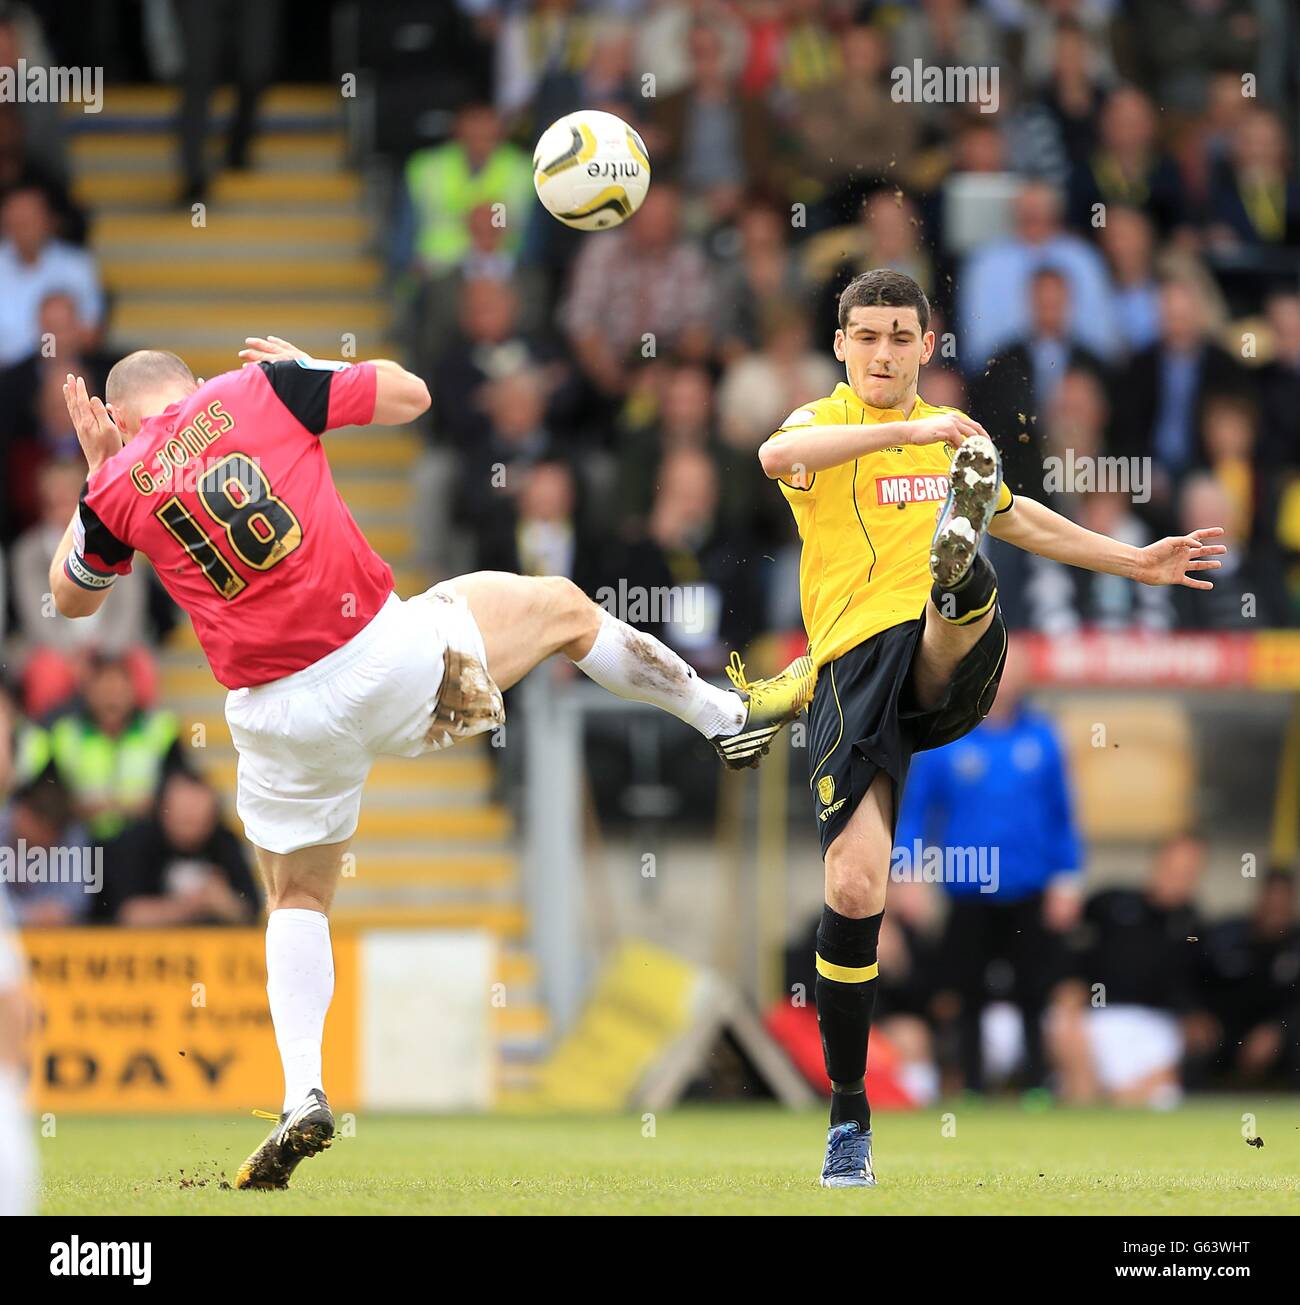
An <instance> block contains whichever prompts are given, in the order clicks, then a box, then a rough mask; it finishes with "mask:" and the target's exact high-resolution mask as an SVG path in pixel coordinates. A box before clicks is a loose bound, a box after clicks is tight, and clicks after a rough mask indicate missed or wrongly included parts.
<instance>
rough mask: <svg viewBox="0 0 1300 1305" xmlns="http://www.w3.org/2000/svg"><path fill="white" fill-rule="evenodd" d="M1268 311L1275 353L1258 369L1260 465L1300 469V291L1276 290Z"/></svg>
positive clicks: (1270, 300)
mask: <svg viewBox="0 0 1300 1305" xmlns="http://www.w3.org/2000/svg"><path fill="white" fill-rule="evenodd" d="M1267 315H1268V326H1269V334H1270V335H1271V336H1272V356H1271V358H1270V359H1269V361H1268V363H1267V364H1266V365H1265V366H1264V367H1263V368H1262V369H1261V370H1260V372H1259V392H1260V447H1259V454H1260V465H1261V466H1263V467H1269V468H1273V469H1275V470H1277V469H1283V468H1286V469H1290V470H1292V471H1300V425H1297V423H1296V414H1297V413H1300V293H1297V292H1296V291H1295V290H1279V291H1276V292H1275V293H1273V294H1272V295H1270V296H1269V299H1268V304H1267Z"/></svg>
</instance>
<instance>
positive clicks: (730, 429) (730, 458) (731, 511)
mask: <svg viewBox="0 0 1300 1305" xmlns="http://www.w3.org/2000/svg"><path fill="white" fill-rule="evenodd" d="M842 375H843V373H842V372H838V371H837V369H836V367H835V364H834V363H833V362H832V361H831V358H830V355H829V354H828V353H826V352H825V351H824V350H818V349H814V348H813V347H812V343H811V340H810V339H809V331H808V318H807V317H806V316H805V315H804V313H802V312H801V311H800V310H799V309H798V308H796V307H789V308H786V309H784V310H783V311H779V310H778V311H776V312H774V313H773V315H772V316H771V317H770V318H769V319H768V321H767V323H766V327H765V330H764V342H763V347H762V348H761V349H758V350H756V351H755V352H753V353H750V354H746V355H744V356H743V357H741V358H740V359H739V360H738V361H736V362H733V363H732V364H731V365H730V366H729V367H728V368H727V369H726V371H725V372H724V373H723V376H722V381H721V383H720V385H719V386H718V396H717V413H718V431H719V436H720V444H719V447H718V450H717V457H718V464H719V470H720V471H721V473H722V515H723V518H724V520H725V521H726V522H727V523H728V524H729V525H733V526H735V527H736V528H737V529H738V530H739V531H740V532H741V533H742V534H744V535H747V536H750V537H753V538H755V539H756V540H761V541H762V543H763V545H764V552H771V551H773V550H774V549H777V548H780V547H782V546H783V545H784V544H786V543H787V542H788V541H790V540H791V539H792V534H793V532H792V530H791V526H792V519H791V517H790V513H789V511H788V509H787V508H786V506H785V503H784V501H783V500H782V499H781V498H780V496H779V495H773V493H772V483H771V481H769V480H768V478H767V477H766V476H765V475H764V474H763V468H762V467H761V466H760V465H759V461H758V448H759V445H760V444H762V443H763V442H764V441H765V440H766V439H767V438H768V436H769V435H771V433H772V432H773V431H774V430H777V429H778V428H779V427H780V425H781V423H782V422H783V421H784V420H785V418H786V416H787V414H788V413H791V412H793V411H794V410H795V409H796V408H799V407H802V406H803V405H804V404H805V403H807V402H808V400H809V399H810V398H812V397H815V396H817V395H820V394H829V393H830V392H831V391H832V390H833V389H834V388H835V386H836V383H837V382H838V381H839V380H840V378H841V376H842ZM795 589H796V592H797V589H798V586H797V585H796V586H795Z"/></svg>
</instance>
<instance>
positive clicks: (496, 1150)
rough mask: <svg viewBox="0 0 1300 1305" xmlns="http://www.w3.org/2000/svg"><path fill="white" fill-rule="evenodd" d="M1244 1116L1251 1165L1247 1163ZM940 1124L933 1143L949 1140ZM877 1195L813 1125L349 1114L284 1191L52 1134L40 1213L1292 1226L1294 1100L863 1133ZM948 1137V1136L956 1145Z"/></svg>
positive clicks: (85, 1125) (1299, 1113)
mask: <svg viewBox="0 0 1300 1305" xmlns="http://www.w3.org/2000/svg"><path fill="white" fill-rule="evenodd" d="M1248 1113H1249V1114H1252V1115H1253V1116H1254V1117H1255V1128H1256V1131H1257V1133H1258V1136H1259V1137H1261V1138H1263V1140H1264V1146H1263V1147H1258V1148H1257V1147H1254V1146H1250V1145H1248V1144H1247V1142H1246V1139H1245V1137H1244V1136H1243V1134H1242V1127H1243V1121H1242V1116H1243V1115H1245V1114H1248ZM945 1124H946V1125H947V1127H946V1128H945ZM874 1126H875V1137H876V1170H877V1173H878V1175H879V1177H880V1182H881V1186H880V1187H879V1188H877V1189H876V1190H875V1191H861V1190H859V1191H822V1190H821V1189H820V1188H819V1187H817V1185H816V1179H817V1174H818V1171H819V1167H820V1163H821V1155H822V1145H823V1141H824V1138H825V1122H824V1116H823V1114H822V1113H821V1112H820V1111H818V1112H817V1113H815V1114H814V1113H806V1114H790V1113H786V1112H783V1111H780V1110H777V1109H774V1108H770V1107H765V1106H752V1107H730V1106H718V1107H708V1106H705V1107H693V1108H690V1109H683V1110H678V1111H673V1112H667V1113H663V1114H660V1115H659V1116H657V1117H656V1118H655V1119H653V1120H652V1121H646V1122H643V1120H642V1117H641V1116H639V1115H623V1116H615V1117H602V1118H584V1117H566V1118H557V1117H547V1118H538V1119H533V1118H519V1117H501V1116H496V1117H486V1118H462V1117H451V1118H446V1117H444V1118H430V1117H425V1116H419V1117H399V1116H391V1115H389V1116H367V1115H364V1114H363V1115H360V1116H358V1117H357V1118H356V1122H355V1136H352V1137H340V1138H338V1139H337V1140H336V1141H335V1143H334V1146H333V1148H332V1149H331V1150H329V1151H327V1152H325V1153H324V1154H323V1155H321V1156H318V1157H316V1158H314V1159H312V1160H308V1161H305V1162H304V1163H303V1164H302V1166H301V1167H300V1168H299V1170H298V1173H297V1175H296V1176H295V1178H294V1184H293V1187H292V1188H291V1189H290V1190H289V1191H287V1192H236V1191H233V1190H227V1189H224V1188H223V1186H222V1181H223V1177H224V1178H225V1179H229V1180H233V1178H234V1174H235V1170H236V1169H237V1168H238V1167H239V1163H240V1161H241V1160H243V1158H244V1156H245V1155H246V1154H247V1153H248V1152H249V1151H251V1150H252V1149H253V1147H254V1146H256V1145H257V1143H258V1142H260V1141H261V1139H262V1137H263V1136H264V1135H265V1133H264V1130H265V1129H266V1127H267V1126H266V1125H265V1124H263V1123H261V1122H260V1121H258V1120H254V1119H251V1118H246V1119H231V1118H215V1119H213V1118H168V1117H159V1118H150V1119H142V1118H138V1117H132V1118H110V1117H94V1118H92V1117H83V1118H73V1117H64V1118H60V1119H59V1120H58V1124H57V1136H55V1137H52V1138H48V1137H47V1138H43V1139H42V1140H41V1142H40V1154H41V1164H42V1168H43V1175H44V1195H43V1201H42V1210H43V1212H44V1213H46V1214H59V1215H82V1214H267V1215H272V1214H787V1215H788V1214H862V1213H871V1214H877V1215H879V1214H907V1215H918V1214H1074V1215H1078V1214H1292V1215H1294V1214H1297V1213H1300V1177H1298V1175H1300V1098H1298V1097H1291V1098H1286V1097H1273V1098H1271V1099H1270V1098H1261V1099H1259V1100H1251V1099H1247V1098H1231V1099H1229V1098H1218V1099H1213V1100H1201V1101H1197V1102H1196V1103H1195V1104H1193V1105H1190V1106H1186V1107H1184V1108H1182V1109H1180V1110H1178V1111H1176V1112H1173V1113H1171V1114H1151V1113H1147V1112H1139V1111H1103V1110H1064V1109H1049V1110H1046V1111H1044V1112H1041V1113H1033V1112H1028V1111H1025V1110H1022V1109H1021V1108H1020V1107H1018V1106H1013V1105H1005V1106H1003V1105H985V1104H968V1103H966V1102H956V1103H949V1104H946V1105H943V1106H940V1107H933V1108H930V1109H927V1110H924V1111H917V1112H913V1113H910V1114H892V1113H891V1114H885V1113H879V1114H877V1116H876V1119H875V1121H874ZM954 1129H955V1135H954V1136H945V1131H946V1132H949V1133H951V1132H953V1130H954Z"/></svg>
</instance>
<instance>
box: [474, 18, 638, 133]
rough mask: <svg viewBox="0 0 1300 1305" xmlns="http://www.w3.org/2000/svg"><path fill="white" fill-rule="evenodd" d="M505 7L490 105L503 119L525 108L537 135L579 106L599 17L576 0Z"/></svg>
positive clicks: (581, 104) (600, 28) (511, 116)
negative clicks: (492, 104)
mask: <svg viewBox="0 0 1300 1305" xmlns="http://www.w3.org/2000/svg"><path fill="white" fill-rule="evenodd" d="M506 8H508V9H509V12H508V13H506V14H505V16H504V18H503V20H502V22H501V27H500V35H499V37H498V39H497V43H496V107H497V109H498V111H499V112H500V113H501V116H502V117H503V118H505V119H513V118H514V117H515V115H517V114H519V113H524V112H526V113H528V114H529V116H530V118H531V119H532V126H533V127H534V128H535V130H534V131H533V135H534V136H537V135H540V134H541V133H542V132H543V131H545V129H546V128H547V127H548V126H549V125H550V124H551V123H552V122H554V121H555V120H556V119H557V118H561V117H563V116H564V115H565V114H566V113H571V112H572V111H573V110H574V109H580V108H582V107H583V105H584V101H583V99H582V90H583V78H584V75H585V74H586V72H587V70H588V69H589V67H590V64H591V59H592V53H593V47H594V45H595V42H596V39H597V37H598V36H599V35H600V34H601V30H602V25H601V16H600V15H597V14H591V13H586V12H584V9H585V8H586V6H583V5H580V4H579V3H578V2H577V0H537V3H535V4H530V5H520V6H513V5H512V6H507V7H506ZM643 66H645V65H643Z"/></svg>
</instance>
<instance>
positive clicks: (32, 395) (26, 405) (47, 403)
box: [0, 290, 112, 587]
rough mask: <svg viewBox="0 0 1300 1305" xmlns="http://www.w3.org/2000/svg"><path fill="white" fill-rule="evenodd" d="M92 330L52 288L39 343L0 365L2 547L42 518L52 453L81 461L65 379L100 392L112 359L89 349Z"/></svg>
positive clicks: (45, 304) (42, 310) (42, 312)
mask: <svg viewBox="0 0 1300 1305" xmlns="http://www.w3.org/2000/svg"><path fill="white" fill-rule="evenodd" d="M94 336H95V333H94V332H93V331H90V330H88V329H87V328H86V326H85V324H84V323H83V322H82V321H81V320H80V318H79V317H78V316H77V308H76V301H75V300H74V299H73V297H72V296H71V295H69V294H67V293H65V292H64V291H62V290H58V291H54V292H53V293H51V294H48V295H46V297H45V298H44V300H42V302H41V307H40V337H39V345H38V347H37V348H35V349H34V350H33V352H32V353H31V354H30V355H29V356H28V357H26V358H24V359H22V360H21V361H20V362H17V363H15V364H14V365H13V366H12V367H6V368H3V369H0V545H7V544H9V543H11V542H12V541H13V539H14V538H16V537H17V535H18V534H19V533H20V532H21V531H22V530H23V528H24V527H26V526H30V525H34V524H36V523H37V522H38V521H39V520H40V519H41V515H42V512H43V505H42V503H41V500H40V494H39V492H38V487H37V477H38V474H39V472H40V469H41V467H42V466H43V465H44V464H45V463H46V462H47V461H48V460H49V459H51V458H53V459H56V460H59V459H68V458H75V459H77V460H80V459H81V456H82V454H81V446H80V445H79V444H78V443H77V437H76V433H75V432H74V431H73V429H72V423H71V421H70V420H69V417H68V408H67V403H66V401H65V400H64V398H63V383H64V380H65V378H66V377H67V375H68V373H69V372H72V373H73V374H75V375H78V376H84V377H85V378H86V384H87V386H88V387H90V386H93V387H94V388H93V389H92V393H95V394H102V393H103V382H104V379H105V378H106V377H107V375H108V369H109V366H110V365H111V361H112V360H111V359H110V358H108V357H107V356H106V355H104V354H103V353H101V352H100V351H99V350H97V349H96V348H95V347H94ZM47 587H48V586H47Z"/></svg>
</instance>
